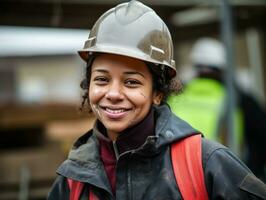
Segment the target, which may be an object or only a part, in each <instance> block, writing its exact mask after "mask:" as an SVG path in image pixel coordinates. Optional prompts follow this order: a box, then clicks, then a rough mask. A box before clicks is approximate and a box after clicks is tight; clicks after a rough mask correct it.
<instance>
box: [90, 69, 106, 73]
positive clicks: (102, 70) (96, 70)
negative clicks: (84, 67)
mask: <svg viewBox="0 0 266 200" xmlns="http://www.w3.org/2000/svg"><path fill="white" fill-rule="evenodd" d="M93 72H102V73H108V71H107V70H105V69H94V70H92V71H91V73H93Z"/></svg>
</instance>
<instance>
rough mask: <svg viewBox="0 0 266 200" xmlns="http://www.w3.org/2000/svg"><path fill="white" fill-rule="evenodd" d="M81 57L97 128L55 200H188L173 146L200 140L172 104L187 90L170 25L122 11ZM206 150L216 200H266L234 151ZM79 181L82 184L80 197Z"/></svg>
mask: <svg viewBox="0 0 266 200" xmlns="http://www.w3.org/2000/svg"><path fill="white" fill-rule="evenodd" d="M79 53H80V56H81V57H82V58H83V59H84V60H85V61H86V62H87V71H86V72H87V73H86V78H85V80H84V81H83V82H82V84H81V86H82V88H84V89H85V90H86V92H87V93H86V94H85V96H84V98H85V100H88V103H89V106H90V108H91V110H92V111H93V113H94V114H95V116H96V117H97V121H96V123H95V125H94V128H93V129H92V130H90V131H89V132H88V133H86V134H85V135H84V136H82V137H81V138H80V139H79V140H78V141H77V142H76V143H75V144H74V147H73V149H72V150H71V151H70V154H69V157H68V159H67V160H66V161H65V162H64V163H63V164H62V165H61V166H60V167H59V169H58V171H57V173H58V174H59V176H58V177H57V179H56V181H55V183H54V185H53V187H52V189H51V191H50V193H49V195H48V199H88V198H89V199H93V198H94V199H121V200H125V199H134V200H140V199H142V200H144V199H145V200H149V199H156V200H160V199H183V197H182V195H183V194H181V193H180V187H179V186H178V184H177V183H176V179H175V175H174V171H173V167H172V163H171V155H170V146H171V144H173V143H176V142H178V141H181V140H182V139H184V138H187V137H189V136H191V135H197V134H199V133H198V132H197V131H196V130H194V129H193V128H192V127H190V126H189V125H188V124H187V123H186V122H184V121H182V120H180V119H179V118H178V117H176V116H175V115H174V114H172V112H171V110H170V109H169V107H168V106H167V105H166V103H165V101H166V99H167V97H168V95H169V94H170V93H172V92H178V90H179V88H180V86H179V85H180V84H178V82H177V81H176V80H175V78H174V77H175V75H176V69H175V63H174V60H173V44H172V40H171V36H170V33H169V31H168V29H167V27H166V25H165V24H164V22H163V21H162V20H161V19H160V18H159V17H158V16H157V15H156V13H155V12H154V11H153V10H152V9H150V8H149V7H147V6H145V5H143V4H142V3H140V2H137V1H131V2H130V3H123V4H120V5H118V6H117V7H115V8H113V9H111V10H109V11H107V12H106V13H104V14H103V15H102V16H101V17H100V19H99V20H98V21H97V22H96V23H95V25H94V27H93V28H92V30H91V32H90V35H89V39H88V40H87V41H86V43H85V46H84V49H83V50H81V51H80V52H79ZM201 143H202V163H203V171H204V179H205V187H206V190H207V194H208V197H209V199H263V198H265V196H266V195H265V185H264V184H263V183H262V182H261V181H259V180H258V179H257V178H256V177H255V176H254V175H253V174H252V173H251V172H250V170H249V169H248V168H247V167H246V166H245V165H244V164H243V163H241V161H239V160H238V159H237V158H236V157H235V156H234V155H233V154H232V153H231V152H230V150H228V149H227V148H226V147H224V146H222V145H219V144H217V143H213V142H211V141H208V140H206V139H203V138H202V141H201ZM71 180H72V182H71ZM73 180H74V182H75V183H82V184H81V185H82V189H80V194H78V195H76V197H75V198H74V197H73V196H75V194H74V195H73V193H75V192H73V187H72V186H71V185H72V184H73ZM79 186H80V185H79ZM79 186H78V187H79ZM70 188H71V189H70ZM70 193H71V194H70Z"/></svg>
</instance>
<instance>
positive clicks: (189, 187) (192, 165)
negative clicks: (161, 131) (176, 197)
mask: <svg viewBox="0 0 266 200" xmlns="http://www.w3.org/2000/svg"><path fill="white" fill-rule="evenodd" d="M171 157H172V163H173V169H174V174H175V178H176V181H177V185H178V188H179V190H180V192H181V194H182V197H183V199H185V200H208V193H207V191H206V188H205V181H204V175H203V167H202V155H201V135H200V134H197V135H193V136H190V137H187V138H185V139H183V140H181V141H179V142H176V143H174V144H173V145H172V147H171Z"/></svg>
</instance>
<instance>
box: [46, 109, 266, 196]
mask: <svg viewBox="0 0 266 200" xmlns="http://www.w3.org/2000/svg"><path fill="white" fill-rule="evenodd" d="M155 116H156V125H155V134H154V136H148V137H147V139H146V142H145V143H144V144H143V145H141V146H140V147H138V148H136V149H133V150H130V151H126V152H124V153H122V154H120V155H119V157H118V160H117V164H116V196H115V197H114V196H113V194H112V190H111V186H110V184H109V180H108V177H107V175H106V173H105V169H104V166H103V163H102V161H101V158H100V154H99V141H98V138H97V137H96V133H95V132H94V131H93V130H91V131H89V132H88V133H86V134H85V135H84V136H82V137H81V138H80V139H79V140H78V141H77V142H76V143H75V145H74V147H73V149H72V150H71V151H70V153H69V157H68V159H67V160H66V161H65V162H64V163H63V164H62V165H61V166H60V167H59V169H58V170H57V173H58V174H59V175H58V177H57V179H56V180H55V182H54V184H53V186H52V189H51V191H50V193H49V195H48V200H63V199H64V200H67V199H69V187H68V185H67V182H66V178H71V179H74V180H78V181H81V182H84V183H86V185H85V189H84V190H83V192H82V195H81V199H84V200H85V199H86V200H88V191H89V190H91V191H93V192H94V193H95V194H96V195H97V196H98V197H99V199H101V200H113V199H117V200H179V199H182V197H181V194H180V192H179V189H178V185H177V184H176V181H175V176H174V173H173V169H172V164H171V156H170V144H171V143H173V142H176V141H178V140H181V139H183V138H185V137H188V136H190V135H193V134H197V132H196V131H195V130H194V129H193V128H192V127H191V126H189V125H188V124H187V123H186V122H184V121H182V120H181V119H179V118H178V117H176V116H175V115H174V114H172V112H171V111H170V109H169V107H168V106H166V105H163V106H160V107H157V108H156V109H155ZM202 163H203V168H204V169H203V170H204V176H205V185H206V188H207V192H208V195H209V199H217V200H218V199H219V200H222V199H228V200H229V199H230V200H245V199H266V186H265V184H264V183H263V182H261V181H260V180H259V179H257V178H256V177H255V176H254V175H253V174H252V172H251V171H250V170H249V169H248V168H247V167H246V166H245V165H244V164H243V163H242V162H241V161H240V160H239V159H238V158H236V156H235V155H234V154H233V153H232V152H231V151H230V150H229V149H228V148H226V147H224V146H222V145H221V144H218V143H216V142H213V141H209V140H207V139H204V138H203V139H202Z"/></svg>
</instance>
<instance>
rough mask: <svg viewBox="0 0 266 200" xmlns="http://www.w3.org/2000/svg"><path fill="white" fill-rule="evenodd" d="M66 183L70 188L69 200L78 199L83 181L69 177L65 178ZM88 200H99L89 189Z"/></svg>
mask: <svg viewBox="0 0 266 200" xmlns="http://www.w3.org/2000/svg"><path fill="white" fill-rule="evenodd" d="M67 183H68V186H69V190H70V196H69V200H79V198H80V195H81V192H82V189H83V187H84V183H82V182H79V181H75V180H73V179H69V178H68V179H67ZM89 200H99V199H98V197H96V195H95V194H94V193H93V192H92V191H91V190H90V192H89Z"/></svg>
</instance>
